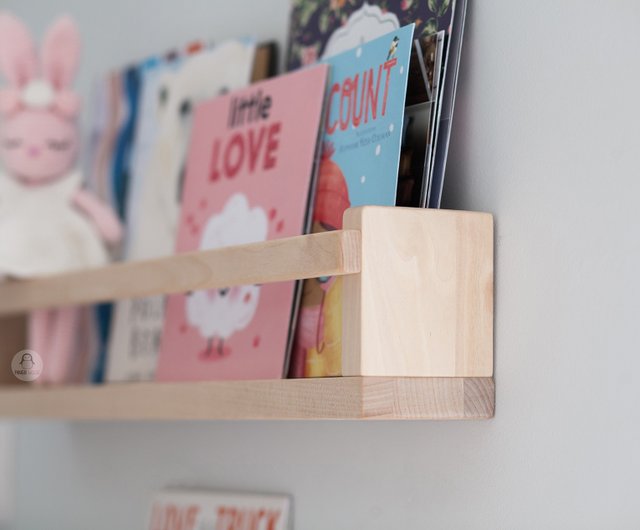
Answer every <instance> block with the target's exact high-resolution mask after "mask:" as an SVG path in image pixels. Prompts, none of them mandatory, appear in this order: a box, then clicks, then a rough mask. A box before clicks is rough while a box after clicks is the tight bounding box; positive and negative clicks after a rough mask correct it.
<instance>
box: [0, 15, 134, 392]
mask: <svg viewBox="0 0 640 530" xmlns="http://www.w3.org/2000/svg"><path fill="white" fill-rule="evenodd" d="M79 54H80V40H79V35H78V31H77V29H76V26H75V24H74V23H73V21H72V20H71V19H69V18H66V17H64V18H61V19H59V20H58V21H57V22H55V23H54V24H53V25H52V27H51V28H50V30H49V31H48V32H47V35H46V37H45V39H44V43H43V46H42V53H41V56H40V58H38V55H37V53H36V48H35V45H34V43H33V40H32V38H31V36H30V34H29V32H28V30H27V29H26V27H25V26H24V25H23V24H22V23H21V22H20V21H19V20H18V19H16V18H15V17H13V16H12V15H10V14H7V13H0V68H1V69H2V72H3V73H4V74H5V76H6V78H7V80H8V81H9V87H8V88H5V89H3V90H2V91H0V114H1V115H2V122H1V125H0V155H1V158H2V163H3V170H2V173H1V174H0V275H3V276H5V275H6V276H15V277H26V276H37V275H43V274H51V273H57V272H62V271H67V270H70V269H75V268H83V267H92V266H98V265H102V264H104V263H106V261H107V251H106V249H105V246H104V241H107V242H116V241H118V240H119V238H120V236H121V227H120V225H119V222H118V220H117V218H116V217H115V215H114V214H113V213H112V212H111V210H110V209H109V208H108V207H107V206H105V205H103V204H102V203H100V202H99V201H98V200H97V199H96V198H95V197H93V196H92V195H91V194H89V193H88V192H86V191H84V190H83V189H82V188H81V185H82V178H81V175H80V173H79V172H78V171H77V170H75V169H74V166H75V163H76V158H77V153H78V144H79V134H78V126H77V123H76V120H77V115H78V111H79V107H80V105H79V99H78V97H77V95H76V94H75V93H74V92H72V90H71V83H72V81H73V77H74V75H75V71H76V68H77V65H78V59H79ZM78 311H79V310H78V309H76V308H65V309H53V310H40V311H36V312H34V313H33V314H32V315H31V319H30V326H29V331H30V333H29V342H30V344H29V345H30V347H31V348H32V349H34V350H35V351H36V352H38V353H39V354H40V355H41V356H42V357H43V360H44V367H43V375H42V377H41V379H40V380H41V381H49V382H60V381H62V380H64V377H65V372H66V368H67V367H68V365H69V358H70V356H71V355H72V353H73V350H74V335H75V331H76V330H75V327H76V324H77V322H78V321H79V313H78Z"/></svg>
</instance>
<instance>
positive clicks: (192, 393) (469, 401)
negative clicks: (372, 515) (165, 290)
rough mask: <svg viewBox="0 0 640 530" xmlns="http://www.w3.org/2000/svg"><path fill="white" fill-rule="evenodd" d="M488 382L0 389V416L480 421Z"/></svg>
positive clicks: (490, 391)
mask: <svg viewBox="0 0 640 530" xmlns="http://www.w3.org/2000/svg"><path fill="white" fill-rule="evenodd" d="M493 410H494V385H493V379H491V378H388V377H380V378H378V377H364V378H363V377H336V378H320V379H282V380H272V381H271V380H270V381H234V382H198V383H121V384H110V385H104V386H92V387H91V386H78V387H72V386H70V387H52V388H49V389H46V388H35V387H34V388H25V387H19V388H15V389H7V388H5V389H3V390H0V417H5V418H11V417H19V418H55V419H71V420H82V419H86V420H152V419H157V420H167V419H191V420H215V419H237V420H243V419H367V420H372V419H389V420H391V419H438V420H445V419H486V418H490V417H492V416H493Z"/></svg>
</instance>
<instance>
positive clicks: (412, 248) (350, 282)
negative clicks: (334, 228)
mask: <svg viewBox="0 0 640 530" xmlns="http://www.w3.org/2000/svg"><path fill="white" fill-rule="evenodd" d="M343 225H344V228H345V229H356V230H360V231H361V238H362V242H361V245H362V249H361V252H362V258H361V259H362V269H361V272H360V274H352V275H347V276H345V277H344V280H343V281H344V284H343V292H344V296H343V331H342V371H343V375H345V376H356V375H362V376H398V377H401V376H406V377H491V376H492V375H493V217H492V216H491V215H490V214H486V213H477V212H464V211H450V210H431V209H417V208H397V207H396V208H385V207H378V206H365V207H361V208H353V209H349V210H347V211H346V212H345V214H344V223H343Z"/></svg>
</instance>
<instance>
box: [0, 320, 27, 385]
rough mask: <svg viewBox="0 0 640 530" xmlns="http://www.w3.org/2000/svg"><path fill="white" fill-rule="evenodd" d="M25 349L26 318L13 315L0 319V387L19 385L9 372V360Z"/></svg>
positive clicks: (17, 380) (18, 381)
mask: <svg viewBox="0 0 640 530" xmlns="http://www.w3.org/2000/svg"><path fill="white" fill-rule="evenodd" d="M26 347H27V317H26V316H25V315H14V316H9V317H4V318H0V385H19V384H22V381H20V380H19V379H17V378H16V377H15V376H14V375H13V372H12V371H11V360H12V359H13V356H14V355H15V354H16V353H18V352H19V351H20V350H23V349H25V348H26Z"/></svg>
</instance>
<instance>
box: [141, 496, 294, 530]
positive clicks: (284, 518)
mask: <svg viewBox="0 0 640 530" xmlns="http://www.w3.org/2000/svg"><path fill="white" fill-rule="evenodd" d="M290 512H291V499H290V498H289V497H287V496H285V495H259V494H248V493H226V492H207V491H198V490H178V489H176V490H166V491H163V492H160V493H159V494H158V495H157V496H156V498H155V499H154V500H153V503H152V505H151V513H150V515H149V524H148V526H147V528H148V529H149V530H287V529H289V528H290V527H291V526H290Z"/></svg>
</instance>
